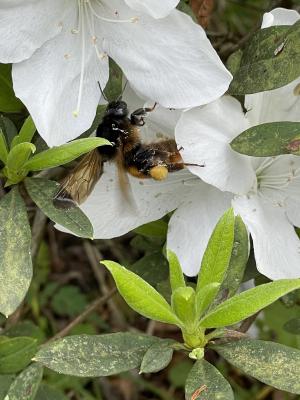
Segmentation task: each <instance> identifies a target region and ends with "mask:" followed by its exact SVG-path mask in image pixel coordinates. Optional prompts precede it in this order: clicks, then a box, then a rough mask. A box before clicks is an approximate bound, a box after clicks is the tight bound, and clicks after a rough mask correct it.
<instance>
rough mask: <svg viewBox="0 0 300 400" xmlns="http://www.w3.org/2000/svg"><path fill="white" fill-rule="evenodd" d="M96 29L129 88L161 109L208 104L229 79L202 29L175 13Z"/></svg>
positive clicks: (225, 86) (146, 17)
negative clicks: (156, 18)
mask: <svg viewBox="0 0 300 400" xmlns="http://www.w3.org/2000/svg"><path fill="white" fill-rule="evenodd" d="M125 11H126V10H125ZM129 15H130V14H129ZM129 15H128V12H127V13H126V12H125V14H124V16H127V17H128V16H129ZM120 17H122V18H123V16H122V15H121V16H120ZM101 27H102V28H101V29H102V35H103V37H104V38H105V39H104V43H103V45H104V48H105V50H106V52H107V53H108V54H109V55H110V56H111V57H112V58H113V59H114V60H115V61H116V62H117V63H118V64H119V65H120V66H121V68H122V69H123V71H124V73H125V75H126V76H127V78H128V80H129V82H130V84H131V85H132V87H133V88H134V90H136V91H137V92H139V93H143V95H144V96H146V97H147V98H149V99H151V100H153V101H157V102H158V103H159V104H161V105H162V106H164V107H166V108H186V107H194V106H197V105H200V104H204V103H209V102H210V101H213V100H215V99H216V98H218V97H219V96H221V95H222V94H223V93H224V92H225V91H226V90H227V88H228V85H229V83H230V81H231V79H232V77H231V75H230V73H229V72H228V71H227V70H226V68H225V67H224V65H223V64H222V62H221V60H220V58H219V57H218V55H217V53H216V52H215V50H214V49H213V47H212V45H211V43H210V42H209V40H208V39H207V37H206V35H205V32H204V30H203V29H202V28H201V27H200V26H199V25H197V24H195V23H194V22H193V21H192V20H191V18H190V17H188V16H187V15H185V14H184V13H181V12H179V11H177V10H174V11H172V12H171V14H170V15H169V16H168V17H166V18H164V19H162V20H155V19H153V18H151V17H148V16H146V15H143V16H141V17H140V19H139V20H138V21H137V22H135V23H127V24H124V23H123V24H122V23H119V24H118V23H111V24H105V23H103V24H101Z"/></svg>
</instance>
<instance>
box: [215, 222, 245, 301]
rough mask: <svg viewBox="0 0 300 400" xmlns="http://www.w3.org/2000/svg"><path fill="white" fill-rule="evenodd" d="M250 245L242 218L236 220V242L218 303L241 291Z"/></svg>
mask: <svg viewBox="0 0 300 400" xmlns="http://www.w3.org/2000/svg"><path fill="white" fill-rule="evenodd" d="M249 251H250V243H249V235H248V232H247V228H246V227H245V224H244V222H243V220H242V218H241V217H240V216H237V217H236V218H235V224H234V242H233V247H232V253H231V257H230V262H229V267H228V269H227V272H226V275H225V279H224V281H223V283H222V285H221V288H220V290H219V294H218V296H217V299H216V302H218V303H220V302H221V301H222V300H224V299H226V298H228V297H232V296H233V295H234V294H235V293H236V292H237V291H238V289H239V287H240V284H241V282H242V280H243V277H244V274H245V269H246V266H247V261H248V258H249Z"/></svg>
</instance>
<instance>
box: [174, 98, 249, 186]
mask: <svg viewBox="0 0 300 400" xmlns="http://www.w3.org/2000/svg"><path fill="white" fill-rule="evenodd" d="M248 127H249V125H248V123H247V121H246V119H245V117H244V114H243V112H242V108H241V106H240V104H239V102H238V101H237V100H235V99H234V98H232V97H229V96H224V97H223V98H221V99H220V100H217V101H215V102H213V103H211V104H208V105H206V106H204V107H198V108H195V109H192V110H189V111H186V112H184V113H183V114H182V117H181V118H180V120H179V122H178V124H177V126H176V131H175V137H176V141H177V144H178V146H179V147H182V148H183V150H182V151H181V155H182V157H183V159H184V161H185V162H186V163H192V164H198V165H204V167H197V166H196V167H189V169H190V171H191V172H193V173H194V174H196V175H197V176H199V177H200V178H201V179H203V180H204V181H205V182H207V183H210V184H211V185H214V186H216V187H217V188H219V189H221V190H224V191H230V192H233V193H247V192H248V191H249V189H250V188H251V186H252V185H253V183H254V182H255V173H254V170H253V167H252V164H251V161H250V157H247V156H243V155H240V154H238V153H236V152H235V151H233V150H232V149H231V147H230V145H229V143H230V142H231V140H232V139H233V138H234V137H235V136H237V135H238V134H239V133H241V132H242V131H243V130H245V129H247V128H248Z"/></svg>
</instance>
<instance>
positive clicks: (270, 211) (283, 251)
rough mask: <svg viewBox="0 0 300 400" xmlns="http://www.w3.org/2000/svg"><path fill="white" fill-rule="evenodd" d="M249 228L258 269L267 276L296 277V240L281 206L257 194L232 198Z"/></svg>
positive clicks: (299, 250)
mask: <svg viewBox="0 0 300 400" xmlns="http://www.w3.org/2000/svg"><path fill="white" fill-rule="evenodd" d="M233 206H234V210H235V212H236V213H237V214H240V215H241V217H242V218H243V220H244V223H245V224H246V226H247V228H248V229H249V231H250V233H251V236H252V240H253V247H254V254H255V259H256V264H257V268H258V270H259V271H260V272H261V273H262V274H264V275H265V276H267V277H268V278H270V279H273V280H275V279H284V278H299V277H300V241H299V238H298V236H297V235H296V233H295V230H294V228H293V226H292V225H291V224H290V222H289V221H288V219H287V217H286V214H285V211H284V209H283V208H281V207H274V206H273V205H272V204H271V203H269V202H263V201H262V199H260V198H258V197H257V196H253V197H248V198H247V197H246V196H243V197H240V198H237V199H235V200H234V201H233Z"/></svg>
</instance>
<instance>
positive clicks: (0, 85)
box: [0, 64, 24, 113]
mask: <svg viewBox="0 0 300 400" xmlns="http://www.w3.org/2000/svg"><path fill="white" fill-rule="evenodd" d="M23 109H24V106H23V104H22V102H21V101H20V100H19V99H18V98H17V97H16V96H15V93H14V90H13V83H12V78H11V64H0V111H2V112H5V113H18V112H20V111H22V110H23Z"/></svg>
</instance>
